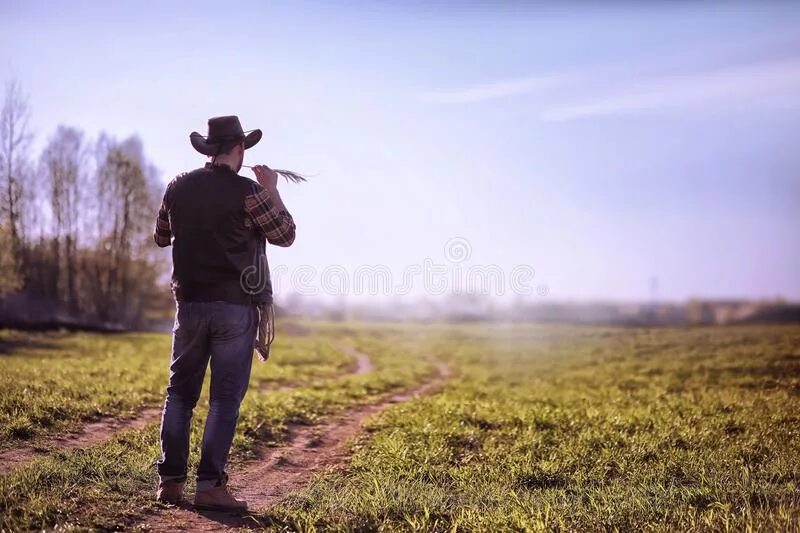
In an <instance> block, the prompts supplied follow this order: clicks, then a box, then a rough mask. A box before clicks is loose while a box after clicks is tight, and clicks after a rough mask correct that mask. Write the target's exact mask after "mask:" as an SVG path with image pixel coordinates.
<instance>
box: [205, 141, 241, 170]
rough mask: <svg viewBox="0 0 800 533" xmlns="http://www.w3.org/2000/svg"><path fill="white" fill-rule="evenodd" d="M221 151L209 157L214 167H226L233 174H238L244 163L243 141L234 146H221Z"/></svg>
mask: <svg viewBox="0 0 800 533" xmlns="http://www.w3.org/2000/svg"><path fill="white" fill-rule="evenodd" d="M220 149H221V150H225V151H224V152H220V153H219V154H217V155H212V156H209V159H211V162H212V163H213V164H214V165H228V166H229V167H231V169H232V170H233V171H234V172H239V170H241V168H242V163H244V141H242V142H239V143H237V144H234V145H232V146H231V145H228V146H224V145H223V146H221V147H220Z"/></svg>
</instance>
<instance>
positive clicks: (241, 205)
mask: <svg viewBox="0 0 800 533" xmlns="http://www.w3.org/2000/svg"><path fill="white" fill-rule="evenodd" d="M260 139H261V130H252V131H250V132H248V133H247V135H245V132H244V131H243V130H242V126H241V124H240V123H239V119H238V118H237V117H235V116H225V117H214V118H211V119H209V121H208V135H207V136H205V137H204V136H202V135H200V134H199V133H197V132H193V133H192V134H191V135H190V140H191V143H192V145H193V146H194V148H195V149H196V150H197V151H198V152H200V153H202V154H203V155H206V156H209V157H210V161H209V162H208V163H207V164H206V165H205V167H203V168H198V169H197V170H194V171H192V172H189V173H185V174H181V175H179V176H178V177H176V178H175V179H174V180H172V182H170V183H169V185H167V189H166V192H165V193H164V201H163V203H162V206H161V209H160V210H159V213H158V219H157V221H156V228H155V235H154V238H155V241H156V244H157V245H158V246H161V247H164V246H169V245H172V262H173V270H172V290H173V292H174V294H175V300H176V303H177V311H176V314H175V326H174V330H173V337H172V357H171V361H170V376H169V386H168V387H167V397H166V401H165V403H164V411H163V414H162V418H161V453H162V457H161V460H160V461H159V462H158V473H159V485H158V491H157V493H156V497H157V499H158V500H159V501H162V502H165V503H172V504H175V503H178V502H180V501H182V499H183V489H184V485H185V482H186V475H187V462H188V459H189V425H190V422H191V418H192V410H193V409H194V406H195V404H196V403H197V400H198V398H199V396H200V389H201V387H202V384H203V378H204V376H205V372H206V367H207V366H208V363H209V360H210V361H211V394H210V396H211V398H210V408H209V411H208V419H207V420H206V426H205V430H204V433H203V440H202V445H201V455H200V464H199V466H198V469H197V491H196V493H195V498H194V504H195V507H198V508H208V509H226V510H236V511H244V510H246V509H247V503H246V502H244V501H241V500H237V499H236V498H234V497H233V496H232V495H231V494H230V492H229V491H228V489H227V480H228V476H227V474H226V472H225V464H226V463H227V460H228V453H229V451H230V447H231V442H232V440H233V435H234V431H235V430H236V422H237V420H238V417H239V406H240V404H241V402H242V399H243V398H244V394H245V391H246V390H247V385H248V382H249V379H250V367H251V363H252V359H253V347H254V344H255V343H256V342H257V339H256V333H257V330H258V332H259V333H260V334H263V329H262V327H260V326H263V325H264V322H266V321H268V320H269V319H271V303H272V286H271V284H270V282H269V269H268V268H267V266H266V257H265V253H264V252H265V243H264V240H265V239H266V240H267V241H268V242H269V243H271V244H274V245H277V246H290V245H291V244H292V243H293V242H294V238H295V224H294V220H293V219H292V216H291V215H290V214H289V212H288V211H287V210H286V207H285V206H284V205H283V201H282V200H281V196H280V194H279V193H278V189H277V183H278V176H277V174H276V173H275V172H274V171H272V170H271V169H270V168H268V167H267V166H264V165H257V166H255V167H253V170H254V172H255V175H256V178H257V179H258V183H256V182H254V181H253V180H251V179H248V178H245V177H242V176H239V175H238V174H237V173H238V172H239V170H240V169H241V168H242V163H243V161H244V151H245V150H246V149H248V148H250V147H252V146H253V145H255V144H256V143H257V142H258V141H259V140H260ZM254 271H255V278H256V282H255V283H253V282H252V279H253V275H254ZM267 307H270V312H269V313H263V312H262V313H259V309H265V308H267ZM259 322H261V323H259ZM263 341H264V340H263V339H261V338H259V339H258V342H260V343H261V344H260V345H259V348H260V349H261V348H263V346H264V345H263Z"/></svg>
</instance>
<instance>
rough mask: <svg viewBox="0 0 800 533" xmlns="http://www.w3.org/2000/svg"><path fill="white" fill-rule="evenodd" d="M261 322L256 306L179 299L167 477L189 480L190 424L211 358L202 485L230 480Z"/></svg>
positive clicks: (164, 445) (165, 416) (161, 470)
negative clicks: (232, 453)
mask: <svg viewBox="0 0 800 533" xmlns="http://www.w3.org/2000/svg"><path fill="white" fill-rule="evenodd" d="M257 324H258V310H257V308H256V306H255V305H239V304H230V303H225V302H178V309H177V312H176V314H175V328H174V330H173V336H172V359H171V361H170V365H169V370H170V374H169V386H168V387H167V399H166V401H165V402H164V411H163V413H162V416H161V460H160V461H159V462H158V474H159V476H160V478H161V480H162V481H167V480H185V479H186V474H187V468H188V466H187V464H188V460H189V426H190V424H191V421H192V410H193V409H194V406H195V405H196V404H197V400H198V398H199V397H200V389H201V388H202V386H203V378H204V376H205V373H206V367H207V366H208V361H209V359H210V360H211V400H210V408H209V411H208V418H207V419H206V427H205V430H204V432H203V441H202V445H201V452H200V465H199V467H198V469H197V486H198V489H199V490H204V489H208V488H211V487H213V486H216V485H218V484H219V482H220V481H222V480H224V479H227V475H226V473H225V464H226V463H227V462H228V453H229V452H230V448H231V442H233V434H234V432H235V431H236V421H237V420H238V419H239V405H240V404H241V403H242V399H243V398H244V394H245V392H246V391H247V385H248V383H249V382H250V367H251V365H252V362H253V342H254V340H255V335H256V327H257Z"/></svg>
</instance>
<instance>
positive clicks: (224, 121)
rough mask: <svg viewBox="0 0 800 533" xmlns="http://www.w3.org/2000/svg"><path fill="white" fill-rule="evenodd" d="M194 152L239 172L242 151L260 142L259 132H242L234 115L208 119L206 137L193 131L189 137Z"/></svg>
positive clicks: (242, 156)
mask: <svg viewBox="0 0 800 533" xmlns="http://www.w3.org/2000/svg"><path fill="white" fill-rule="evenodd" d="M189 140H190V141H191V142H192V146H194V148H195V150H197V151H198V152H200V153H201V154H204V155H207V156H208V157H210V158H212V161H213V162H214V164H225V165H228V166H229V167H231V168H232V169H233V170H234V171H235V172H239V169H241V168H242V162H243V161H244V151H245V150H247V149H248V148H250V147H252V146H254V145H255V144H256V143H257V142H258V141H260V140H261V130H251V131H249V132H246V131H243V130H242V125H241V124H240V123H239V118H238V117H237V116H235V115H228V116H222V117H213V118H210V119H208V135H205V136H203V135H200V134H199V133H197V132H196V131H193V132H192V133H191V134H190V135H189Z"/></svg>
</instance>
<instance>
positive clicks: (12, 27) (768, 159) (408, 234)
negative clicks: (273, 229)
mask: <svg viewBox="0 0 800 533" xmlns="http://www.w3.org/2000/svg"><path fill="white" fill-rule="evenodd" d="M166 4H167V3H166V2H139V1H137V2H107V1H106V2H30V1H26V2H22V1H8V0H5V1H3V2H2V3H0V81H3V82H6V81H8V80H9V79H11V78H12V77H16V78H18V79H19V80H20V81H21V82H22V83H23V85H24V88H25V90H26V91H27V92H28V94H29V96H30V103H31V106H32V113H33V116H32V125H33V129H34V132H35V134H36V144H35V145H34V149H35V150H36V151H37V152H38V149H39V148H40V147H41V145H42V144H43V143H44V142H45V141H46V139H47V137H48V136H49V135H50V134H51V133H52V132H53V131H54V129H55V127H56V126H57V125H58V124H67V125H72V126H77V127H79V128H82V129H84V130H85V131H86V132H87V133H88V134H89V135H91V136H96V135H97V133H98V132H100V131H101V130H105V131H107V132H109V133H111V134H113V135H115V136H118V137H123V136H128V135H131V134H134V133H137V134H138V135H140V137H141V139H142V141H143V143H144V147H145V152H146V154H147V155H148V156H149V157H150V158H151V159H152V160H153V162H154V163H155V164H156V165H157V166H158V168H159V169H160V170H161V171H162V172H163V179H164V182H165V183H166V181H168V180H169V179H170V178H171V177H172V176H173V175H174V174H176V173H178V172H180V171H183V170H188V169H191V168H194V167H197V166H199V165H201V164H202V163H203V162H204V161H203V158H202V156H200V155H199V154H197V153H196V152H194V151H193V149H192V148H191V146H190V144H189V141H188V133H189V132H190V131H192V130H199V131H201V132H205V127H206V120H207V118H208V117H210V116H213V115H220V114H238V115H239V116H240V117H241V119H242V122H243V125H244V127H245V128H246V129H248V128H256V127H258V128H262V129H263V130H264V139H263V140H262V142H261V143H260V144H259V145H258V146H256V147H255V148H253V149H252V150H251V151H250V152H248V155H247V158H246V163H251V164H252V163H257V162H264V163H267V164H269V165H272V166H275V167H283V168H290V169H294V170H297V171H301V172H307V173H309V174H313V175H314V177H313V178H312V181H311V182H310V183H308V184H305V185H302V186H296V185H291V184H287V185H283V186H282V187H283V188H282V190H283V191H284V193H283V196H284V200H285V201H286V203H287V205H288V206H289V207H290V210H291V211H292V213H293V215H294V216H295V218H296V220H297V225H298V238H297V241H296V244H295V245H294V246H293V247H292V248H290V249H288V250H282V249H274V248H273V249H272V251H271V253H270V261H271V264H272V265H273V268H276V267H277V266H278V265H285V268H286V270H287V271H288V272H295V271H296V269H297V268H298V267H299V265H311V266H313V267H314V268H316V269H317V271H321V270H322V269H323V268H324V267H326V266H327V265H342V266H343V267H344V268H345V269H346V270H348V271H352V269H354V268H356V267H357V266H358V265H377V264H383V265H386V266H387V267H389V268H390V269H392V270H393V271H394V272H395V273H396V274H398V273H400V272H402V271H403V270H404V269H405V267H407V266H409V265H419V264H422V263H423V262H424V261H425V260H426V258H429V259H430V260H432V261H433V262H439V263H443V264H445V265H446V264H447V261H446V258H445V255H444V250H443V247H444V246H445V243H447V242H448V240H449V239H452V238H454V237H458V238H463V239H465V240H466V241H468V243H469V247H470V250H471V253H470V257H469V261H467V262H465V263H463V264H462V265H461V266H464V267H466V266H469V265H476V264H477V265H490V264H493V265H497V266H498V267H500V268H501V269H502V270H503V271H504V272H509V271H510V269H511V268H512V267H513V266H514V265H517V264H527V265H530V266H531V267H533V268H534V269H535V272H536V273H535V283H536V284H542V285H546V286H547V287H548V289H549V293H548V295H547V296H546V297H545V296H539V297H538V298H540V299H541V298H549V299H554V300H560V299H566V298H591V299H620V300H628V299H645V298H649V296H650V288H649V287H650V285H649V280H650V279H651V277H656V278H657V279H658V296H659V297H661V298H663V299H681V298H686V297H691V296H704V297H742V296H743V297H773V296H775V295H778V294H781V295H784V296H787V297H790V298H794V299H798V298H800V148H798V146H799V145H798V139H800V3H790V2H782V3H770V2H755V1H754V2H750V3H733V2H726V3H718V4H714V3H711V2H703V3H702V4H701V3H693V2H670V3H667V2H663V3H655V2H641V3H636V4H634V3H616V4H612V3H603V7H598V6H595V4H593V3H589V2H581V3H576V4H563V3H557V4H558V5H559V6H560V7H558V8H556V7H542V6H541V5H540V6H539V7H530V6H529V7H525V6H524V5H523V4H524V3H523V2H491V3H489V2H486V3H483V4H481V3H478V2H452V3H449V2H436V3H435V6H434V7H431V6H429V5H428V4H429V2H410V1H396V2H357V1H339V2H302V1H291V2H253V3H250V2H246V1H239V2H234V3H220V2H213V3H212V2H209V3H206V2H197V1H195V2H191V3H188V2H187V3H186V4H183V5H181V4H170V6H169V7H166ZM555 4H556V3H552V5H555ZM597 4H600V3H599V2H598V3H597ZM458 6H460V7H458ZM465 6H469V7H465ZM419 291H420V288H419V287H416V288H415V292H419ZM533 298H537V297H536V296H533Z"/></svg>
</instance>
